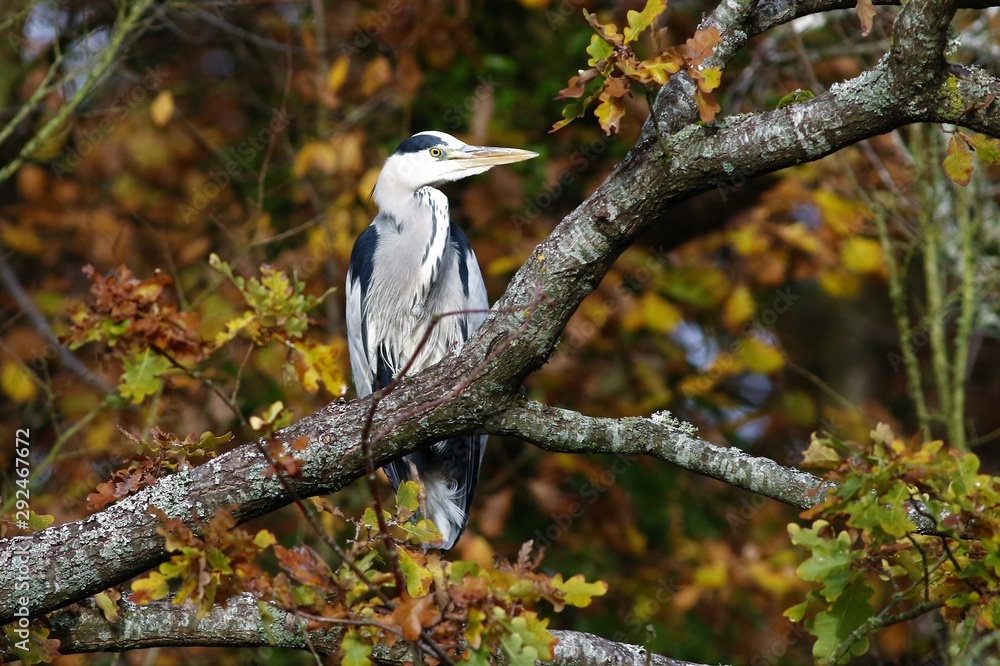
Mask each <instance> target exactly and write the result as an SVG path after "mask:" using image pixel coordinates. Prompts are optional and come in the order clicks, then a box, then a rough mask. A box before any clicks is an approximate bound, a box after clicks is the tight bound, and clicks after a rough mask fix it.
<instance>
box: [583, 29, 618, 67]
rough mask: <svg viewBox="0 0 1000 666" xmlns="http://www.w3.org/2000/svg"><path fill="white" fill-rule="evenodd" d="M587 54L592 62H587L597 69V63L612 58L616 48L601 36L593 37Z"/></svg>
mask: <svg viewBox="0 0 1000 666" xmlns="http://www.w3.org/2000/svg"><path fill="white" fill-rule="evenodd" d="M587 53H588V54H589V55H590V60H588V61H587V64H588V65H590V66H591V67H596V66H597V63H599V62H601V61H602V60H607V59H608V58H610V57H611V54H612V53H614V48H613V47H612V46H611V44H610V43H609V42H608V41H607V40H606V39H604V38H603V37H601V36H600V35H592V36H591V37H590V44H589V45H588V46H587Z"/></svg>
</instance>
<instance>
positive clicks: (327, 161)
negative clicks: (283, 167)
mask: <svg viewBox="0 0 1000 666" xmlns="http://www.w3.org/2000/svg"><path fill="white" fill-rule="evenodd" d="M314 169H315V170H316V171H319V172H321V173H324V174H326V175H330V174H333V173H334V172H336V170H337V153H336V151H334V149H333V146H331V145H330V144H329V143H328V142H326V141H310V142H309V143H307V144H306V145H304V146H302V148H301V150H299V152H298V154H296V155H295V164H294V165H293V166H292V173H293V174H294V175H295V176H299V177H301V176H303V175H305V173H306V172H307V171H311V170H314Z"/></svg>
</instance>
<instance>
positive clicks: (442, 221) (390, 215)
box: [375, 186, 451, 305]
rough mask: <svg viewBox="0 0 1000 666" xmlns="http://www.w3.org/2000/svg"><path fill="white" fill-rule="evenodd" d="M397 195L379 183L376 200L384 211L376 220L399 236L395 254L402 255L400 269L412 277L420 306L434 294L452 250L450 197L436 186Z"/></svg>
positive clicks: (415, 297)
mask: <svg viewBox="0 0 1000 666" xmlns="http://www.w3.org/2000/svg"><path fill="white" fill-rule="evenodd" d="M397 194H398V196H395V195H394V194H393V193H392V192H391V191H389V190H387V189H381V188H379V187H378V186H376V188H375V203H377V204H379V209H380V211H381V213H382V215H380V216H379V217H378V218H376V219H377V220H381V222H380V223H381V224H383V225H388V226H390V227H391V229H386V231H389V232H390V235H392V236H394V237H395V238H394V240H393V241H392V242H398V243H400V248H399V250H398V251H396V252H395V253H394V255H393V256H396V257H398V258H399V262H400V265H399V266H397V268H398V269H400V270H402V271H405V272H406V273H408V274H409V276H410V278H409V279H410V281H411V282H410V284H409V286H410V288H411V289H412V290H413V301H414V305H417V304H419V303H423V302H424V300H426V298H427V296H428V295H429V294H430V290H431V287H432V286H433V285H434V283H435V281H436V280H437V277H438V275H439V273H440V270H441V266H442V263H443V260H444V255H445V253H446V252H447V249H448V241H449V238H450V235H451V234H450V230H449V227H450V225H451V217H450V213H449V210H448V197H446V196H445V194H444V192H442V191H441V190H438V189H435V188H433V187H421V188H420V189H418V190H416V191H413V190H409V191H405V190H404V191H401V192H399V193H397ZM386 240H387V241H388V237H387V238H386Z"/></svg>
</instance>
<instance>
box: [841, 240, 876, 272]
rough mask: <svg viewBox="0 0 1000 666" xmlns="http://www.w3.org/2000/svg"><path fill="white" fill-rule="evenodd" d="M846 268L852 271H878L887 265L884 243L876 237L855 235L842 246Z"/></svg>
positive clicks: (842, 255)
mask: <svg viewBox="0 0 1000 666" xmlns="http://www.w3.org/2000/svg"><path fill="white" fill-rule="evenodd" d="M840 258H841V259H842V260H843V261H844V268H846V269H847V270H849V271H850V272H852V273H878V272H881V271H882V268H883V267H884V266H885V257H884V256H883V254H882V245H881V244H880V243H879V242H878V241H877V240H875V239H874V238H865V237H863V236H854V237H852V238H848V239H847V240H846V241H844V244H843V245H841V246H840Z"/></svg>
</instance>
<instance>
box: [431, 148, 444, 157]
mask: <svg viewBox="0 0 1000 666" xmlns="http://www.w3.org/2000/svg"><path fill="white" fill-rule="evenodd" d="M430 154H431V157H441V156H442V155H444V151H443V150H441V149H440V148H431V149H430Z"/></svg>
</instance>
